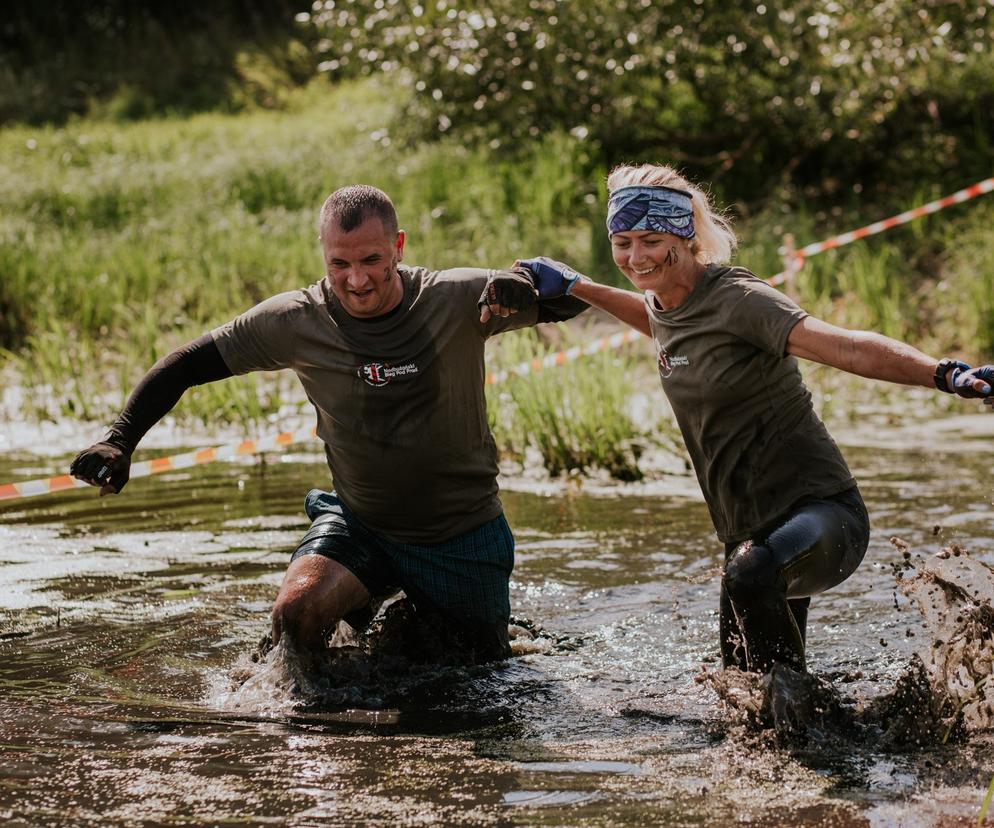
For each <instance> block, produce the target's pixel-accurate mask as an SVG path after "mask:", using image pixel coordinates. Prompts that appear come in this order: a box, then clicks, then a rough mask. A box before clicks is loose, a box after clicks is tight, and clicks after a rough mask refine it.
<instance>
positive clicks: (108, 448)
mask: <svg viewBox="0 0 994 828" xmlns="http://www.w3.org/2000/svg"><path fill="white" fill-rule="evenodd" d="M69 474H71V475H72V476H73V477H78V478H79V479H80V480H85V481H86V482H87V483H89V484H90V485H91V486H100V494H102V495H103V494H117V493H118V492H120V491H121V489H123V488H124V487H125V486H127V485H128V480H129V479H130V477H131V451H128V450H126V448H125V447H122V446H119V445H115V444H114V443H111V442H107V441H101V442H99V443H95V444H93V445H92V446H90V447H89V448H88V449H84V450H83V451H81V452H80V453H79V454H77V455H76V459H75V460H73V461H72V464H71V465H70V466H69Z"/></svg>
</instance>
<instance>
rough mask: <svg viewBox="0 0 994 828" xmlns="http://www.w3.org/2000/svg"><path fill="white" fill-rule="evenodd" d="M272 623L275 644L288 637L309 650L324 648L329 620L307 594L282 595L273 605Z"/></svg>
mask: <svg viewBox="0 0 994 828" xmlns="http://www.w3.org/2000/svg"><path fill="white" fill-rule="evenodd" d="M336 620H337V619H336ZM272 622H273V643H274V644H277V643H279V641H280V639H281V638H283V636H286V637H287V638H288V639H289V640H290V641H292V642H293V643H294V644H296V645H298V646H301V647H305V648H307V649H320V648H322V647H323V646H324V643H325V636H326V633H327V631H328V628H329V623H328V619H327V618H324V617H322V615H321V613H320V612H319V611H318V607H316V606H315V605H314V602H313V601H311V600H310V598H309V596H308V595H307V593H306V592H296V593H292V594H289V595H280V596H279V597H278V598H277V599H276V603H275V604H274V605H273V612H272Z"/></svg>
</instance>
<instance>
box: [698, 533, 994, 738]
mask: <svg viewBox="0 0 994 828" xmlns="http://www.w3.org/2000/svg"><path fill="white" fill-rule="evenodd" d="M891 543H892V545H893V546H894V547H895V548H896V549H897V550H898V551H899V552H901V553H902V562H901V563H899V564H894V565H893V567H892V568H893V571H894V575H895V577H896V579H897V583H898V588H899V589H900V591H901V592H902V593H903V594H904V595H906V596H908V597H909V598H911V599H912V600H913V601H914V602H915V605H916V606H917V608H918V610H919V612H920V613H921V615H922V618H923V621H924V625H925V630H926V632H927V635H926V636H925V639H926V641H927V644H926V645H925V646H923V647H922V648H921V649H920V651H919V652H918V653H916V654H914V655H913V656H912V657H911V659H910V662H909V664H908V666H907V667H906V668H905V669H904V671H903V672H902V673H901V674H900V675H899V677H898V678H897V680H896V681H895V683H894V687H893V689H892V690H890V691H889V692H885V693H883V694H881V695H879V696H877V697H875V698H873V699H870V700H868V701H866V700H864V701H860V700H858V699H856V698H847V697H846V696H845V695H843V694H842V693H841V692H840V691H839V690H838V688H837V687H836V686H835V685H834V684H832V683H831V682H830V681H829V680H827V679H826V678H824V677H820V676H817V675H813V674H810V673H799V672H796V671H794V670H792V669H790V668H789V667H786V666H784V665H776V666H775V667H774V669H773V670H772V671H770V672H769V673H767V674H765V675H759V674H756V673H746V672H742V671H739V670H737V669H734V668H730V669H727V670H724V671H722V672H718V673H711V672H708V671H704V672H702V673H701V675H700V676H699V679H698V680H699V681H701V682H702V683H705V684H707V685H709V686H710V687H711V688H712V689H713V690H714V691H715V693H716V694H717V695H718V697H719V698H720V699H721V700H722V702H723V703H724V704H725V706H726V708H727V710H728V711H729V712H730V713H732V714H733V722H738V723H739V724H741V725H743V726H744V727H745V728H746V729H747V730H748V731H750V732H751V733H753V734H764V735H766V736H769V737H772V738H773V739H774V740H775V741H777V742H779V743H780V744H783V745H795V746H796V745H799V744H810V743H821V744H828V743H831V742H850V743H852V742H856V743H860V744H862V745H864V746H872V747H874V748H876V749H882V750H885V751H895V752H905V751H914V750H918V749H928V748H931V747H935V746H937V745H941V744H945V743H946V742H948V741H951V740H952V741H962V740H965V739H967V738H968V737H969V736H970V734H973V733H981V732H985V731H990V730H992V729H994V679H992V675H994V569H992V568H991V567H990V566H988V565H987V564H985V563H983V562H982V561H979V560H976V559H975V558H972V557H970V555H969V554H968V552H967V551H966V550H965V549H963V548H962V547H960V546H957V545H955V544H953V545H951V546H949V547H944V548H942V549H941V550H940V551H939V552H938V553H937V554H935V555H932V556H928V557H926V556H922V555H916V556H913V555H912V554H911V552H910V547H909V545H908V544H907V543H906V542H905V541H902V540H900V539H899V538H892V539H891Z"/></svg>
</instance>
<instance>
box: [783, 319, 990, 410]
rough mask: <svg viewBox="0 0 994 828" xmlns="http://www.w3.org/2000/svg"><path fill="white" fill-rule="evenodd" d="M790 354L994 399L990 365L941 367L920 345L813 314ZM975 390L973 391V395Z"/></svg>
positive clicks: (796, 330)
mask: <svg viewBox="0 0 994 828" xmlns="http://www.w3.org/2000/svg"><path fill="white" fill-rule="evenodd" d="M787 353H788V354H791V355H793V356H797V357H801V358H803V359H810V360H812V361H814V362H820V363H822V364H823V365H830V366H832V367H833V368H839V369H840V370H842V371H848V372H849V373H850V374H858V375H859V376H861V377H868V378H869V379H878V380H885V381H887V382H896V383H901V384H903V385H920V386H924V387H926V388H934V387H937V386H938V387H941V384H945V385H946V387H945V388H943V389H942V390H946V391H949V392H951V393H956V394H959V395H960V396H965V397H987V398H990V397H991V394H992V391H991V380H992V379H994V368H992V367H991V366H989V365H985V366H980V367H979V368H974V369H972V370H970V369H969V366H967V365H964V364H963V363H958V362H955V361H952V360H944V361H943V362H945V363H946V365H944V366H943V369H942V370H941V371H939V373H940V374H941V375H942V378H941V379H940V381H939V382H936V372H937V370H938V369H939V366H940V361H939V360H937V359H935V358H934V357H930V356H928V354H924V353H922V352H921V351H919V350H918V349H917V348H914V347H912V346H911V345H908V344H907V343H904V342H900V341H898V340H896V339H891V338H890V337H889V336H884V335H883V334H878V333H873V332H872V331H852V330H849V329H847V328H840V327H838V326H837V325H830V324H829V323H828V322H823V321H822V320H820V319H816V318H815V317H813V316H807V317H805V318H804V319H802V320H801V321H800V322H798V323H797V324H796V325H795V326H794V327H793V328H792V329H791V332H790V335H789V336H788V337H787ZM971 392H972V393H971Z"/></svg>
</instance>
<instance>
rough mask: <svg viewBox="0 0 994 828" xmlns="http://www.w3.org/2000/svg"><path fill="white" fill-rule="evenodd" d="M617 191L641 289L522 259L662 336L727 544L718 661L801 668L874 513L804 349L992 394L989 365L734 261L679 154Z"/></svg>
mask: <svg viewBox="0 0 994 828" xmlns="http://www.w3.org/2000/svg"><path fill="white" fill-rule="evenodd" d="M608 190H609V191H610V201H609V206H608V219H607V226H608V233H609V235H610V239H611V250H612V255H613V258H614V262H615V264H617V266H618V267H619V269H620V270H621V272H622V273H624V274H625V276H627V277H628V278H629V279H630V280H631V282H632V284H633V285H635V287H636V288H638V289H639V290H640V291H643V292H644V296H640V295H639V294H636V293H632V292H630V291H624V290H618V289H615V288H609V287H607V286H605V285H598V284H596V283H594V282H591V281H590V280H588V279H587V278H586V277H583V276H581V275H580V274H578V273H577V272H576V271H574V270H572V269H571V268H570V267H569V266H567V265H564V264H562V263H560V262H555V261H553V260H551V259H546V258H544V257H541V258H538V259H531V260H526V261H522V262H520V264H522V265H524V266H526V267H528V268H529V270H531V272H532V274H533V276H534V280H535V284H536V288H537V289H538V291H539V295H540V297H542V298H546V297H550V296H554V295H559V294H562V293H568V294H571V295H573V296H575V297H576V298H578V299H582V300H584V301H586V302H589V303H590V304H592V305H596V306H598V307H600V308H603V309H604V310H606V311H608V312H609V313H611V314H613V315H614V316H616V317H617V318H618V319H620V320H621V321H623V322H625V323H627V324H628V325H631V326H632V327H633V328H635V329H636V330H638V331H641V332H642V333H643V334H646V335H647V336H651V337H652V338H653V340H654V342H655V345H656V352H657V354H658V363H659V374H660V377H661V379H662V384H663V390H664V391H665V393H666V396H667V397H668V399H669V401H670V404H671V406H672V408H673V411H674V413H675V415H676V418H677V422H678V423H679V426H680V430H681V432H682V434H683V438H684V441H685V443H686V445H687V449H688V451H689V453H690V456H691V459H692V461H693V463H694V468H695V470H696V472H697V478H698V480H699V482H700V485H701V488H702V490H703V492H704V498H705V500H706V501H707V505H708V508H709V510H710V512H711V517H712V520H713V522H714V526H715V529H716V530H717V533H718V537H719V538H720V539H721V540H722V541H723V542H724V544H725V566H724V571H723V574H722V581H721V604H720V617H719V630H720V635H721V655H722V663H723V665H724V666H725V667H729V666H734V667H738V668H739V669H743V670H751V671H756V672H767V671H769V670H770V669H771V668H772V666H773V664H774V663H776V662H780V663H784V664H787V665H788V666H790V667H792V668H794V669H796V670H803V669H804V633H805V623H806V619H807V612H808V605H809V603H810V601H811V596H812V595H814V594H816V593H818V592H822V591H824V590H826V589H829V588H831V587H833V586H835V585H836V584H839V583H841V582H842V581H844V580H845V579H846V578H848V577H849V576H850V575H851V574H852V573H853V571H855V569H856V567H857V566H858V565H859V563H860V561H861V560H862V558H863V555H864V554H865V552H866V548H867V544H868V540H869V520H868V517H867V514H866V509H865V507H864V505H863V500H862V498H861V497H860V493H859V490H858V488H857V487H856V482H855V480H854V479H853V477H852V474H851V473H850V471H849V469H848V467H847V466H846V462H845V460H844V459H843V458H842V455H841V453H840V452H839V449H838V447H837V446H836V444H835V442H834V441H833V440H832V438H831V437H830V436H829V434H828V431H827V430H826V429H825V426H824V424H823V423H822V422H821V420H820V419H819V418H818V416H817V415H816V414H815V412H814V409H813V407H812V405H811V395H810V394H809V393H808V390H807V389H806V388H805V386H804V383H803V382H802V380H801V375H800V372H799V371H798V367H797V361H796V359H794V357H803V358H805V359H810V360H814V361H815V362H821V363H824V364H826V365H831V366H833V367H835V368H840V369H842V370H844V371H848V372H850V373H853V374H858V375H860V376H864V377H870V378H872V379H881V380H887V381H889V382H897V383H904V384H906V385H923V386H929V387H931V386H932V385H935V386H936V387H938V388H939V389H940V390H942V391H946V392H949V393H955V394H958V395H960V396H963V397H984V398H986V399H985V400H984V401H985V402H988V403H989V402H991V401H992V400H994V398H992V396H991V384H992V383H994V366H990V365H985V366H982V367H980V368H974V369H971V368H970V367H969V366H968V365H966V364H964V363H962V362H958V361H955V360H950V359H943V360H938V361H937V360H935V359H932V358H931V357H928V356H926V355H925V354H923V353H922V352H920V351H918V350H916V349H915V348H912V347H911V346H909V345H906V344H904V343H901V342H898V341H895V340H893V339H889V338H887V337H885V336H881V335H879V334H875V333H870V332H866V331H850V330H846V329H844V328H839V327H836V326H834V325H830V324H828V323H826V322H823V321H821V320H819V319H816V318H814V317H813V316H810V315H808V314H807V313H806V312H805V311H803V310H802V309H801V308H799V307H798V306H797V305H796V304H795V303H794V302H792V301H791V300H790V299H789V298H787V297H786V296H785V295H783V294H782V293H780V292H779V291H777V290H776V289H775V288H773V287H770V286H769V285H768V284H766V282H764V281H762V280H761V279H758V278H756V276H754V275H753V274H752V273H750V272H749V271H748V270H746V269H744V268H741V267H731V266H729V265H727V264H726V263H727V262H728V260H729V258H730V256H731V253H732V251H733V249H734V247H735V236H734V234H733V233H732V230H731V228H730V227H729V225H728V223H727V222H726V221H725V219H723V218H722V217H721V216H719V215H718V214H717V213H716V212H715V210H714V209H713V208H712V206H711V204H710V203H709V201H708V198H707V196H706V195H705V194H704V193H703V192H702V191H701V190H700V189H699V188H697V187H695V186H694V185H692V184H691V183H690V182H688V181H687V180H686V179H685V178H683V177H681V176H680V175H679V174H678V173H676V172H675V171H674V170H673V169H671V168H669V167H664V166H654V165H642V166H637V167H635V166H622V167H618V168H617V169H615V170H614V171H613V172H612V173H611V175H610V176H609V178H608Z"/></svg>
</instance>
